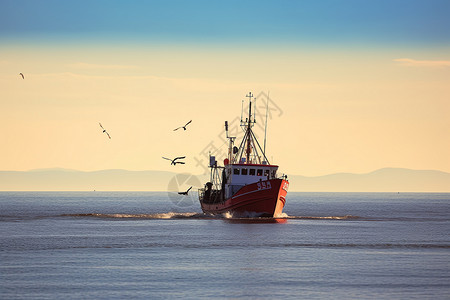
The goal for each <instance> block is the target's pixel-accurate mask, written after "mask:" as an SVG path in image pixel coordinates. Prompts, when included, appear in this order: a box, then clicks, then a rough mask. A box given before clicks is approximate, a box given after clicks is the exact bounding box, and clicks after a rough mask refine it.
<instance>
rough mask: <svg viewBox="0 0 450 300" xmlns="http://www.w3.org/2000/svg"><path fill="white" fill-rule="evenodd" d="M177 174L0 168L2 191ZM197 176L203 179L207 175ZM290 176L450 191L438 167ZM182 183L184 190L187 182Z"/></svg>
mask: <svg viewBox="0 0 450 300" xmlns="http://www.w3.org/2000/svg"><path fill="white" fill-rule="evenodd" d="M177 174H179V173H176V172H167V171H128V170H118V169H117V170H99V171H92V172H84V171H77V170H71V169H59V168H55V169H37V170H30V171H0V191H94V190H96V191H168V190H170V188H169V187H168V186H169V182H171V180H173V178H175V176H177ZM194 177H198V178H199V179H200V182H203V181H204V179H205V178H206V177H207V176H206V175H194ZM288 179H289V181H290V191H291V192H446V193H447V192H450V173H446V172H442V171H436V170H410V169H401V168H384V169H379V170H376V171H373V172H370V173H366V174H352V173H337V174H330V175H325V176H315V177H308V176H301V175H290V176H289V177H288ZM179 184H180V190H181V189H184V185H182V184H181V183H179ZM171 188H173V187H171ZM175 188H176V186H175ZM197 188H199V187H194V190H195V189H197Z"/></svg>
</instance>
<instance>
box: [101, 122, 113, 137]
mask: <svg viewBox="0 0 450 300" xmlns="http://www.w3.org/2000/svg"><path fill="white" fill-rule="evenodd" d="M98 124H100V127H101V128H102V129H103V132H104V133H106V135H107V136H108V137H109V139H111V136H110V135H109V133H108V132H106V130H105V128H103V126H102V123H98Z"/></svg>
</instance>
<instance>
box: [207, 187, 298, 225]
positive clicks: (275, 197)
mask: <svg viewBox="0 0 450 300" xmlns="http://www.w3.org/2000/svg"><path fill="white" fill-rule="evenodd" d="M288 188H289V182H288V181H286V180H284V179H271V180H266V181H259V182H255V183H252V184H248V185H246V186H243V187H242V188H241V189H240V190H239V191H238V192H237V193H236V194H234V195H233V196H232V197H231V198H229V199H227V200H225V201H223V202H219V203H213V204H209V203H203V202H200V204H201V207H202V210H203V212H205V213H210V214H221V213H226V212H231V213H233V214H234V213H238V215H241V214H242V215H243V216H245V215H253V214H255V215H257V216H264V217H277V216H281V213H282V211H283V207H284V204H285V203H286V194H287V191H288Z"/></svg>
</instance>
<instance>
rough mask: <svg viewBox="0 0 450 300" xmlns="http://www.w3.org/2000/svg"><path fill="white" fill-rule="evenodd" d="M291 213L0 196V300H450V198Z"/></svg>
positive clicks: (67, 195)
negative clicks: (272, 215)
mask: <svg viewBox="0 0 450 300" xmlns="http://www.w3.org/2000/svg"><path fill="white" fill-rule="evenodd" d="M284 213H285V215H283V216H284V218H283V219H281V220H279V221H278V222H275V221H274V220H272V219H257V218H256V219H255V218H254V219H251V218H250V219H248V218H247V219H246V218H233V217H232V216H231V215H224V216H218V217H211V216H205V215H203V214H202V213H201V209H200V205H199V204H198V201H197V199H196V193H192V192H191V193H190V194H189V196H178V195H174V194H168V193H164V192H157V193H155V192H1V193H0V299H167V298H169V299H170V298H183V299H199V298H233V299H282V298H283V299H286V298H287V299H450V194H434V193H426V194H420V193H399V194H397V193H289V194H288V197H287V204H286V206H285V209H284Z"/></svg>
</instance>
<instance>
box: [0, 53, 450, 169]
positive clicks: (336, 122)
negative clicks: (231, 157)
mask: <svg viewBox="0 0 450 300" xmlns="http://www.w3.org/2000/svg"><path fill="white" fill-rule="evenodd" d="M399 52H400V51H399V50H396V51H392V52H389V51H387V50H385V51H383V52H380V53H378V54H374V53H373V52H370V51H368V50H367V51H365V50H359V51H354V52H352V53H344V52H337V53H336V52H333V51H329V52H327V51H313V50H310V51H307V50H303V51H300V50H299V51H295V49H294V50H290V51H285V50H276V49H267V51H265V50H258V49H256V50H254V51H250V50H246V51H239V50H234V51H228V50H227V49H224V50H219V49H217V48H216V49H214V48H212V49H203V48H200V47H199V48H198V49H196V48H195V47H194V48H190V49H175V47H173V48H170V49H141V50H136V48H132V49H131V48H130V49H127V48H125V47H123V48H120V49H118V48H117V49H108V51H106V49H101V48H95V47H79V48H78V49H73V48H70V47H69V46H67V48H65V47H63V46H60V47H58V48H57V49H52V48H51V47H40V48H36V49H18V48H8V47H3V48H1V49H0V54H1V56H0V57H1V58H0V86H1V89H0V107H1V110H0V137H1V139H2V146H1V147H0V169H1V170H30V169H36V168H52V167H61V168H71V169H77V170H85V171H90V170H100V169H128V170H167V171H176V172H189V173H194V174H199V173H201V172H203V171H204V168H203V166H199V165H198V164H199V160H201V159H202V158H203V159H204V157H202V155H203V154H204V153H207V152H208V151H214V149H213V148H222V147H226V145H223V142H221V141H222V140H221V138H220V135H221V134H223V123H224V121H225V120H228V121H231V120H232V119H234V118H236V117H239V116H240V110H241V101H242V100H243V99H245V95H246V94H247V93H248V92H249V91H252V92H253V93H254V94H255V95H258V94H259V93H260V92H265V93H266V92H268V91H270V98H271V99H272V100H273V102H274V103H275V104H276V105H277V106H278V107H279V108H280V111H279V112H278V114H275V113H274V114H273V115H272V117H271V119H270V120H269V124H268V134H267V136H268V140H267V154H268V157H269V159H271V160H272V161H271V162H272V163H274V164H278V165H280V171H281V172H284V173H287V174H292V175H294V174H297V175H306V176H317V175H325V174H330V173H336V172H353V173H365V172H370V171H373V170H375V169H379V168H384V167H402V168H410V169H435V170H441V171H445V172H450V155H449V153H450V139H449V138H448V135H449V132H450V117H449V116H450V104H449V99H448V97H449V96H448V95H450V67H449V61H445V60H442V59H436V60H432V59H418V58H415V57H412V56H410V55H408V56H406V55H398V53H399ZM409 53H410V54H411V53H412V54H414V53H413V52H411V51H410V52H409ZM406 57H410V58H406ZM421 57H423V55H422V56H421ZM21 72H22V73H23V74H24V76H25V79H22V78H21V76H20V75H19V73H21ZM257 105H259V106H261V105H262V104H261V103H260V104H257ZM191 119H192V120H193V121H192V124H190V125H189V128H188V130H187V131H176V132H174V131H173V129H174V128H176V127H178V126H181V125H183V124H185V123H186V122H187V121H189V120H191ZM98 122H101V123H102V124H103V126H104V127H105V128H106V129H107V130H108V132H109V133H110V135H111V139H110V140H109V139H108V138H107V137H106V136H105V135H104V134H103V133H102V131H101V128H100V127H99V125H98ZM257 122H261V123H263V122H264V116H261V118H260V119H259V120H257ZM259 136H261V137H262V136H263V132H260V133H259ZM261 142H262V141H261ZM208 147H210V148H211V149H208ZM220 151H221V150H220ZM202 153H203V154H202ZM162 156H166V157H175V156H187V158H186V165H184V166H176V167H174V166H170V163H168V162H167V161H165V160H163V159H162V158H161V157H162ZM222 159H223V158H220V157H218V160H219V161H222ZM204 164H205V165H206V164H207V161H206V159H204Z"/></svg>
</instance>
